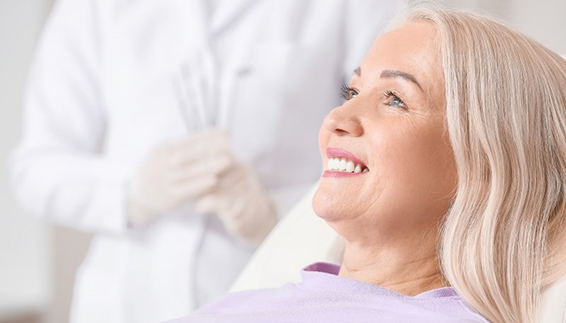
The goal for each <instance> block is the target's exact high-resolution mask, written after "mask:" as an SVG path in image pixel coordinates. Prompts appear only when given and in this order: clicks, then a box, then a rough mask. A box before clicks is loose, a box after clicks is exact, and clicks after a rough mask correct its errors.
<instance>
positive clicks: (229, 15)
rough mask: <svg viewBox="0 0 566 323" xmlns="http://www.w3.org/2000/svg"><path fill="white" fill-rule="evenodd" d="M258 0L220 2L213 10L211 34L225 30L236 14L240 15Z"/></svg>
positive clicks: (236, 16) (235, 18)
mask: <svg viewBox="0 0 566 323" xmlns="http://www.w3.org/2000/svg"><path fill="white" fill-rule="evenodd" d="M259 1H260V0H229V1H222V3H221V4H220V5H219V6H218V8H216V9H215V10H214V14H213V16H212V21H211V24H210V31H211V34H212V35H217V34H220V33H222V32H223V31H224V30H226V29H227V28H228V27H229V26H230V25H231V24H232V23H234V21H236V20H237V19H238V16H240V15H242V14H243V13H245V12H246V10H248V9H249V8H251V7H252V6H253V5H255V4H256V3H257V2H259Z"/></svg>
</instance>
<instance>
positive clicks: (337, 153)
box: [326, 147, 367, 174]
mask: <svg viewBox="0 0 566 323" xmlns="http://www.w3.org/2000/svg"><path fill="white" fill-rule="evenodd" d="M326 157H328V158H346V159H349V160H351V161H353V162H354V163H356V164H358V165H360V166H361V167H362V168H367V166H366V164H365V163H364V162H363V161H361V160H360V159H359V158H358V157H356V156H354V155H352V154H351V153H349V152H347V151H345V150H344V149H340V148H332V147H328V148H326ZM346 174H347V173H346Z"/></svg>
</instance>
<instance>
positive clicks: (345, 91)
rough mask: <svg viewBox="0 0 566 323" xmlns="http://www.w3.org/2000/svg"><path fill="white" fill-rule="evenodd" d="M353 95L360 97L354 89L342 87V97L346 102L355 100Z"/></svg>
mask: <svg viewBox="0 0 566 323" xmlns="http://www.w3.org/2000/svg"><path fill="white" fill-rule="evenodd" d="M352 93H354V94H355V95H358V91H357V90H356V89H354V88H351V87H349V86H347V85H342V86H341V87H340V97H341V98H342V99H344V100H346V101H348V100H350V99H353V97H352Z"/></svg>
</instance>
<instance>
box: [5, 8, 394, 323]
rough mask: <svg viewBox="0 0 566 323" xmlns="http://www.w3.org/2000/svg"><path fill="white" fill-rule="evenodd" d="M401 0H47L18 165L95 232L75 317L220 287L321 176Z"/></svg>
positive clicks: (140, 315) (120, 314) (189, 297)
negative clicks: (354, 80)
mask: <svg viewBox="0 0 566 323" xmlns="http://www.w3.org/2000/svg"><path fill="white" fill-rule="evenodd" d="M400 2H401V1H398V0H378V1H375V0H356V1H346V0H285V1H260V0H255V1H254V0H231V1H223V0H217V1H204V0H144V1H141V0H138V1H125V0H96V1H95V0H61V1H59V2H57V3H56V5H55V7H54V9H53V12H52V14H51V16H50V17H49V19H48V21H47V23H46V26H45V30H44V32H43V35H42V37H41V39H40V42H39V45H38V49H37V54H36V58H35V61H34V64H33V67H32V73H31V75H30V79H29V84H28V89H27V93H26V100H25V102H26V103H25V112H24V132H23V139H22V141H21V143H20V145H19V147H18V148H17V150H16V151H15V153H14V155H13V158H12V160H11V170H12V181H13V185H14V190H15V192H16V195H17V197H18V199H19V200H20V201H21V203H22V205H24V206H25V207H26V208H27V209H28V210H29V212H30V213H32V214H34V215H35V216H37V217H40V218H42V219H45V220H48V221H52V222H54V223H58V224H63V225H67V226H70V227H73V228H76V229H79V230H84V231H88V232H92V233H94V234H95V237H94V239H93V240H92V244H91V247H90V250H89V252H88V254H87V256H86V258H85V260H84V262H83V264H82V265H81V267H80V268H79V270H78V272H77V275H76V285H75V290H74V300H73V305H72V310H71V322H79V323H84V322H107V323H113V322H116V323H122V322H156V321H163V320H167V319H171V318H174V317H178V316H181V315H184V314H186V313H187V311H188V310H190V309H193V308H195V307H197V306H199V305H201V304H203V303H206V302H209V301H211V300H213V299H214V298H216V297H218V296H219V295H221V294H223V293H224V292H226V291H227V289H228V288H229V286H230V284H231V283H232V281H233V280H234V279H235V277H236V275H237V274H238V273H239V271H240V270H241V268H242V267H243V265H244V264H245V263H246V261H247V260H248V258H249V256H250V255H251V253H252V252H253V249H254V247H255V246H257V245H258V244H259V243H260V242H261V241H262V240H263V238H264V237H265V236H266V235H267V234H268V232H269V230H270V229H271V228H272V227H273V226H274V225H275V223H276V222H277V219H278V216H279V215H281V214H284V212H285V211H286V210H287V209H288V208H289V207H290V206H291V205H292V204H293V203H294V202H295V201H296V200H297V199H298V198H299V197H300V196H301V195H302V194H303V193H304V192H305V191H306V190H307V188H308V187H310V186H311V185H312V184H313V183H314V182H315V181H316V180H317V178H318V176H319V174H320V168H319V165H318V150H317V142H316V139H315V138H316V133H317V128H318V126H319V125H320V123H321V122H322V119H323V117H324V116H325V115H326V114H327V113H328V107H333V106H335V105H337V104H338V102H339V101H340V98H339V97H338V96H337V95H335V93H336V90H337V89H339V88H340V85H341V84H343V83H345V82H347V80H348V79H349V78H350V76H351V75H350V73H351V72H350V71H352V69H353V68H354V67H355V64H356V63H357V62H359V61H360V59H361V58H362V55H363V54H364V53H365V51H366V50H367V49H368V48H369V46H370V45H371V42H372V41H373V39H374V38H375V36H376V35H377V34H378V33H379V30H380V28H381V27H382V26H383V25H385V24H386V22H387V20H388V18H389V17H390V16H393V14H394V12H395V11H397V10H398V7H399V6H400Z"/></svg>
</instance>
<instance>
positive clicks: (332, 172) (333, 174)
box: [322, 170, 367, 177]
mask: <svg viewBox="0 0 566 323" xmlns="http://www.w3.org/2000/svg"><path fill="white" fill-rule="evenodd" d="M365 174H367V173H347V172H340V171H337V170H325V171H324V173H322V177H352V176H359V175H365Z"/></svg>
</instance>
